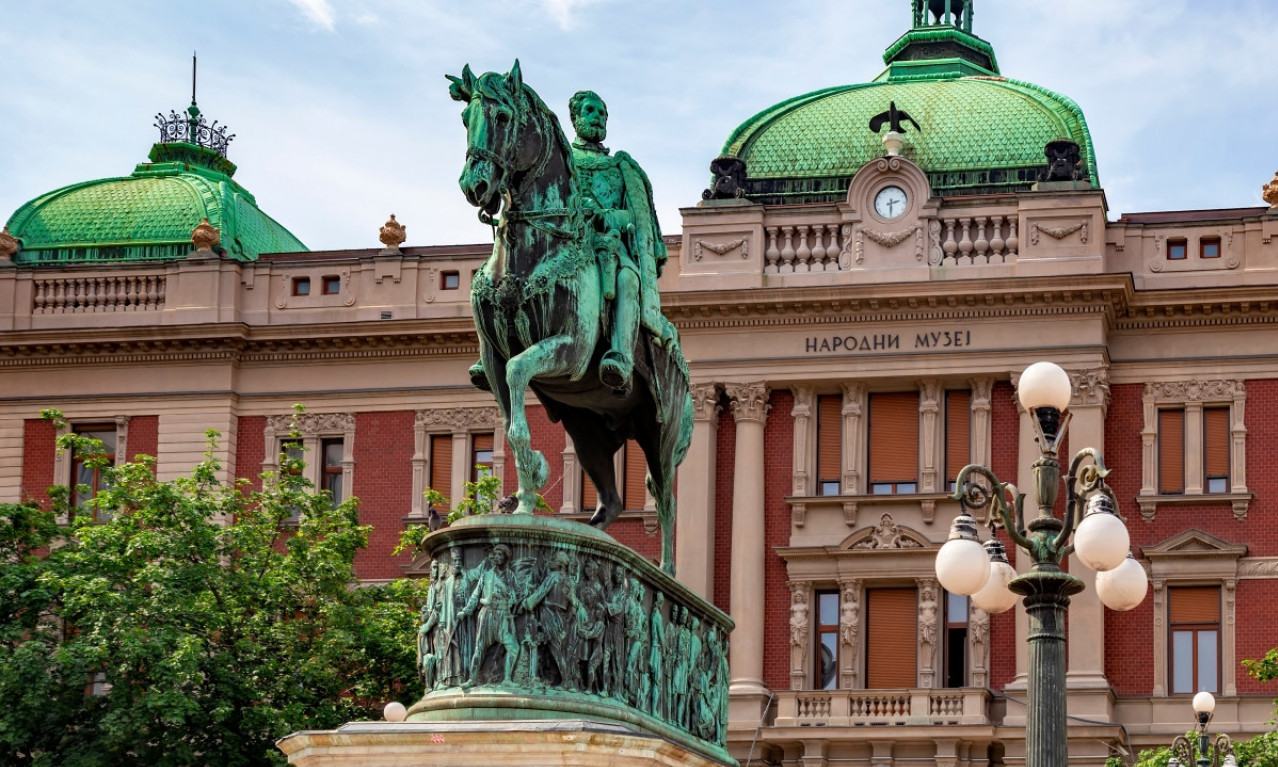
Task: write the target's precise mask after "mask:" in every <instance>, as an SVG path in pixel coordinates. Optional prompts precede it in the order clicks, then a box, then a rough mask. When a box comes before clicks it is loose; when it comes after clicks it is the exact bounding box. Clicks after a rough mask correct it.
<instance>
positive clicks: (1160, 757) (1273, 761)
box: [1105, 731, 1278, 767]
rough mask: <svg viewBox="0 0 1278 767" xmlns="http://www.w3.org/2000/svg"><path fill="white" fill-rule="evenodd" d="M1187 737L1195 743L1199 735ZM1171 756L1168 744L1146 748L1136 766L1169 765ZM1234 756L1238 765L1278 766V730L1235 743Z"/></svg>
mask: <svg viewBox="0 0 1278 767" xmlns="http://www.w3.org/2000/svg"><path fill="white" fill-rule="evenodd" d="M1185 737H1187V738H1189V739H1190V741H1191V742H1193V743H1195V744H1196V743H1197V742H1198V736H1197V734H1195V733H1193V732H1187V733H1185ZM1212 742H1213V743H1214V742H1215V733H1212ZM1171 757H1172V751H1171V749H1170V748H1168V747H1166V746H1163V747H1161V748H1154V749H1146V750H1144V751H1141V752H1140V755H1139V756H1138V757H1137V758H1136V764H1135V767H1167V763H1168V762H1169V761H1170V760H1171ZM1234 758H1235V759H1236V760H1237V761H1238V767H1278V731H1270V732H1265V733H1261V734H1260V735H1257V736H1256V737H1254V738H1251V739H1250V740H1243V741H1238V742H1236V743H1234ZM1125 765H1126V762H1125V761H1124V760H1123V759H1121V758H1119V757H1111V758H1109V759H1107V760H1106V761H1105V767H1125ZM1186 767H1193V766H1192V765H1187V766H1186Z"/></svg>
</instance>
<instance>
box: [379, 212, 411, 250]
mask: <svg viewBox="0 0 1278 767" xmlns="http://www.w3.org/2000/svg"><path fill="white" fill-rule="evenodd" d="M377 239H379V240H381V241H382V244H383V245H385V246H386V247H385V249H384V250H383V251H382V252H383V253H384V254H387V255H394V254H398V253H399V252H400V251H399V246H400V245H403V244H404V241H405V240H407V239H408V227H406V226H404V225H403V224H401V223H399V222H398V221H396V220H395V214H394V213H392V214H390V220H389V221H387V222H386V223H384V224H382V228H381V230H380V231H379V232H378V235H377Z"/></svg>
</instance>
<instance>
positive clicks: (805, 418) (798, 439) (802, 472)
mask: <svg viewBox="0 0 1278 767" xmlns="http://www.w3.org/2000/svg"><path fill="white" fill-rule="evenodd" d="M791 391H792V392H793V394H794V407H793V408H792V409H791V410H790V415H791V417H793V418H794V471H793V490H792V493H793V494H794V495H797V496H804V495H812V493H813V486H812V473H813V471H814V469H813V461H814V460H815V453H816V449H815V448H816V439H815V435H814V434H813V429H814V428H815V426H814V425H813V414H814V412H815V407H816V401H817V399H816V390H815V389H813V388H812V387H811V386H796V387H794V388H793V389H791Z"/></svg>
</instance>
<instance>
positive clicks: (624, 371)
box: [599, 351, 635, 390]
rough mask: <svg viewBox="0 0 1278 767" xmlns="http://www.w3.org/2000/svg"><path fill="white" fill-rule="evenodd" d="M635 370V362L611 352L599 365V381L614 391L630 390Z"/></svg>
mask: <svg viewBox="0 0 1278 767" xmlns="http://www.w3.org/2000/svg"><path fill="white" fill-rule="evenodd" d="M634 368H635V366H634V363H633V362H631V361H630V360H628V359H626V358H625V357H624V356H623V355H621V354H619V353H617V352H614V351H610V352H608V353H607V354H605V355H604V356H603V361H602V362H600V363H599V380H600V381H603V383H604V385H605V386H609V387H611V388H613V389H619V390H625V389H629V388H630V379H631V377H632V375H633V373H634Z"/></svg>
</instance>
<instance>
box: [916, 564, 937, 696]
mask: <svg viewBox="0 0 1278 767" xmlns="http://www.w3.org/2000/svg"><path fill="white" fill-rule="evenodd" d="M918 584H919V660H920V661H921V665H922V668H921V669H920V670H919V684H920V685H921V686H922V687H932V686H933V683H934V681H935V674H936V671H935V668H936V665H935V659H936V654H937V653H936V651H937V646H938V645H937V641H938V639H939V625H938V624H939V623H940V603H939V602H938V601H937V593H936V581H934V580H932V579H930V578H924V579H921V580H920V581H919V582H918Z"/></svg>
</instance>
